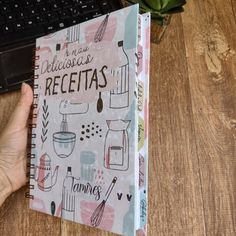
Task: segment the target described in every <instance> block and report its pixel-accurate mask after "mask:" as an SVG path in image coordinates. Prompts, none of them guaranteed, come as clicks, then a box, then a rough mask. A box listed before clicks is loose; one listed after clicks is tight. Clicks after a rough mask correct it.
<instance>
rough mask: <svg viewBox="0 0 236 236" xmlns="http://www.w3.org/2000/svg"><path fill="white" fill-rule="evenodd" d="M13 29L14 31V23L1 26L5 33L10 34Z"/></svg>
mask: <svg viewBox="0 0 236 236" xmlns="http://www.w3.org/2000/svg"><path fill="white" fill-rule="evenodd" d="M13 31H14V28H13V26H12V25H3V26H2V27H1V32H2V33H3V34H9V33H11V32H13Z"/></svg>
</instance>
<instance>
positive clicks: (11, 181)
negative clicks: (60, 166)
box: [0, 83, 33, 204]
mask: <svg viewBox="0 0 236 236" xmlns="http://www.w3.org/2000/svg"><path fill="white" fill-rule="evenodd" d="M32 102H33V92H32V89H31V87H30V86H29V85H27V84H25V83H23V84H22V87H21V97H20V100H19V102H18V104H17V106H16V108H15V110H14V112H13V114H12V115H11V117H10V119H9V122H8V124H7V126H6V128H5V129H4V131H3V133H2V134H1V136H0V185H1V186H0V194H1V191H3V186H4V188H5V191H4V193H5V195H10V194H11V192H14V191H16V190H17V189H19V188H21V187H22V186H23V185H25V184H26V181H27V178H26V147H27V137H28V129H27V121H28V116H29V112H30V107H31V105H32ZM6 197H7V196H5V198H6ZM4 200H5V199H4ZM0 204H1V199H0Z"/></svg>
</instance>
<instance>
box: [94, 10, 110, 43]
mask: <svg viewBox="0 0 236 236" xmlns="http://www.w3.org/2000/svg"><path fill="white" fill-rule="evenodd" d="M108 18H109V14H107V15H106V17H105V19H104V20H103V21H102V23H101V24H100V26H99V27H98V30H97V32H96V34H95V36H94V42H95V43H97V42H100V41H102V40H103V37H104V34H105V32H106V28H107V24H108Z"/></svg>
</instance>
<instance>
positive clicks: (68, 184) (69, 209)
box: [61, 166, 75, 220]
mask: <svg viewBox="0 0 236 236" xmlns="http://www.w3.org/2000/svg"><path fill="white" fill-rule="evenodd" d="M72 185H73V177H72V171H71V167H70V166H69V167H68V168H67V174H66V177H65V179H64V181H63V187H62V211H61V214H62V218H64V219H67V220H74V219H75V194H74V193H73V192H72Z"/></svg>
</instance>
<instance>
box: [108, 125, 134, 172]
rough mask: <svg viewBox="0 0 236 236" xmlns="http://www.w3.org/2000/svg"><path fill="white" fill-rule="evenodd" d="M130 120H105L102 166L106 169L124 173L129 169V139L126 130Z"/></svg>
mask: <svg viewBox="0 0 236 236" xmlns="http://www.w3.org/2000/svg"><path fill="white" fill-rule="evenodd" d="M129 124H130V120H107V125H108V128H109V130H108V131H107V134H106V140H105V152H104V166H105V167H106V168H107V169H112V170H121V171H125V170H128V168H129V137H128V132H127V128H128V126H129Z"/></svg>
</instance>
